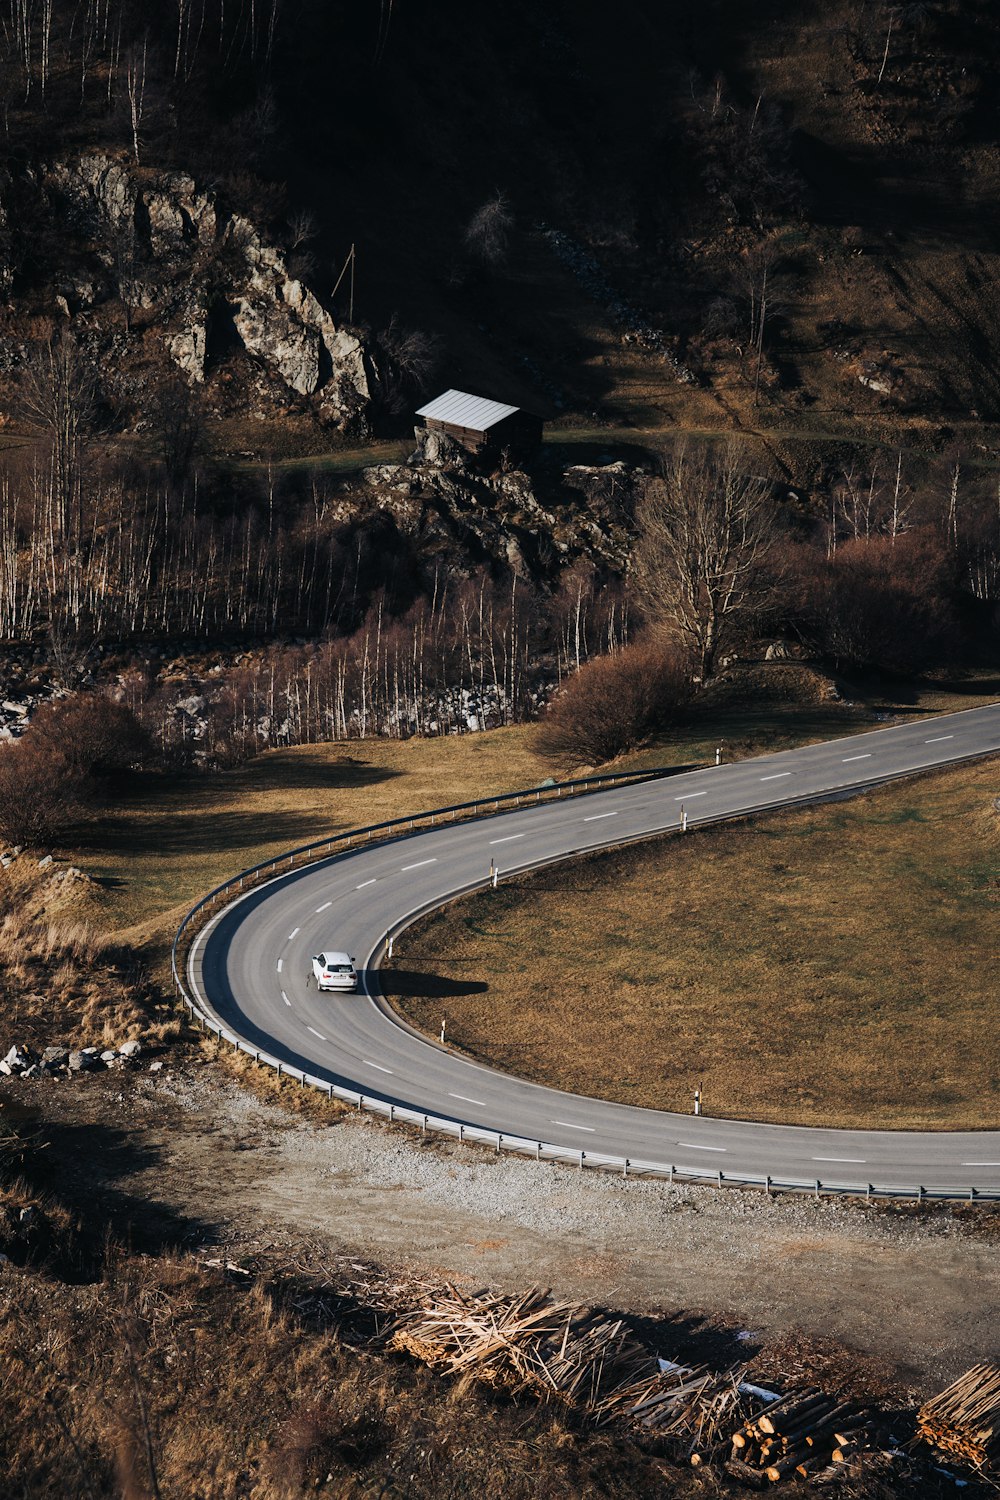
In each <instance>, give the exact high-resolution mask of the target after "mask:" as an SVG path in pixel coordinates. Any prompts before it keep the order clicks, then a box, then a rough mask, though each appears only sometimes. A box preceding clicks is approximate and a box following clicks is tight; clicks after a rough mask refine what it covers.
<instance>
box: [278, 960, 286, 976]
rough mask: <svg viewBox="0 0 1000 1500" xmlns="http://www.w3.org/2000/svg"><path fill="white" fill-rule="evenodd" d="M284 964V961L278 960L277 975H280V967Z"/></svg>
mask: <svg viewBox="0 0 1000 1500" xmlns="http://www.w3.org/2000/svg"><path fill="white" fill-rule="evenodd" d="M284 962H285V960H284V959H283V958H279V959H278V973H279V974H280V973H281V969H282V965H283V964H284Z"/></svg>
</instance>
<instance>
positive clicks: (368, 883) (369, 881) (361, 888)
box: [354, 876, 375, 891]
mask: <svg viewBox="0 0 1000 1500" xmlns="http://www.w3.org/2000/svg"><path fill="white" fill-rule="evenodd" d="M374 884H375V877H374V876H373V877H372V878H371V880H362V882H361V884H360V885H356V886H355V887H354V889H355V890H356V891H363V890H364V888H365V886H366V885H374Z"/></svg>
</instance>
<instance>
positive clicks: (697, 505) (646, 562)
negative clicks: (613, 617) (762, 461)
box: [633, 444, 777, 678]
mask: <svg viewBox="0 0 1000 1500" xmlns="http://www.w3.org/2000/svg"><path fill="white" fill-rule="evenodd" d="M636 521H637V525H638V533H639V534H638V537H637V540H636V544H635V550H634V554H633V567H634V570H635V577H636V583H637V586H638V591H639V595H640V598H641V600H642V604H643V608H644V610H645V613H646V615H647V617H648V618H649V619H650V621H651V622H652V623H657V624H661V625H667V626H669V627H670V628H671V630H672V631H674V632H676V633H677V634H678V635H679V636H680V637H681V639H682V640H684V641H685V642H686V643H687V644H688V645H689V646H690V647H691V649H692V651H693V652H694V653H695V655H696V658H697V661H698V663H699V665H700V668H701V675H702V678H705V677H709V676H711V674H712V671H713V669H714V667H715V662H716V658H717V656H718V653H719V651H720V649H721V648H722V647H723V646H724V645H725V644H726V643H727V641H728V640H729V639H730V638H731V637H732V635H733V634H734V632H735V631H737V630H739V629H741V628H743V627H744V626H745V625H746V624H747V623H748V622H749V621H750V620H751V619H752V618H753V617H754V615H755V614H757V613H758V612H759V611H761V610H762V609H763V608H764V607H765V606H766V604H767V603H768V602H769V600H770V598H771V595H772V591H773V582H772V576H771V572H770V570H769V567H768V564H769V561H770V557H771V553H772V551H773V548H774V544H775V541H776V539H777V517H776V511H775V507H774V504H773V501H772V499H771V486H770V483H769V482H768V480H766V479H762V478H760V477H758V476H757V475H754V474H751V473H749V472H748V471H747V469H746V467H745V460H744V458H743V455H742V454H741V453H740V451H739V449H738V448H737V447H736V445H735V444H730V445H729V446H727V447H726V448H725V449H724V450H723V451H722V452H721V453H716V452H714V451H711V450H710V449H709V448H707V447H705V446H702V447H694V446H693V445H690V446H683V447H681V448H679V449H678V450H677V452H676V453H675V454H674V456H673V458H672V459H671V460H670V461H669V462H668V463H667V464H666V466H665V469H664V473H663V478H662V482H661V483H660V484H658V485H652V486H650V488H649V489H648V491H647V492H646V494H645V496H644V497H643V499H642V500H641V501H640V504H639V506H638V509H637V512H636Z"/></svg>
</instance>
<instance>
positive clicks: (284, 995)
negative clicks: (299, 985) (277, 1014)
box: [281, 990, 292, 1005]
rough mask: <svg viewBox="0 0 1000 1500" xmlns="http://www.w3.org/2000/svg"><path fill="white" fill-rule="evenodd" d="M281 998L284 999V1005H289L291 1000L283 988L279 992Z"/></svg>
mask: <svg viewBox="0 0 1000 1500" xmlns="http://www.w3.org/2000/svg"><path fill="white" fill-rule="evenodd" d="M281 998H282V1000H284V1002H285V1004H286V1005H291V1003H292V1002H291V1001H290V1000H289V998H288V996H287V995H286V994H285V992H284V990H282V992H281Z"/></svg>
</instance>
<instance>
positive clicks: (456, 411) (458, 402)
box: [417, 391, 519, 432]
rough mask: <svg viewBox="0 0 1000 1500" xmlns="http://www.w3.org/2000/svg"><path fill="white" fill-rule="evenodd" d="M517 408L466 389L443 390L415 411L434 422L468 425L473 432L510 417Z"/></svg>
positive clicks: (457, 425)
mask: <svg viewBox="0 0 1000 1500" xmlns="http://www.w3.org/2000/svg"><path fill="white" fill-rule="evenodd" d="M518 409H519V408H518V407H516V406H505V405H504V403H503V402H502V401H487V399H486V397H485V396H470V395H469V393H468V391H445V393H444V395H443V396H435V398H434V400H433V401H429V402H428V403H427V405H426V406H422V407H421V408H420V410H419V411H418V412H417V416H418V417H431V418H433V419H434V421H436V422H450V423H452V425H453V426H455V427H468V428H471V429H472V431H473V432H485V431H486V430H487V429H488V428H490V427H495V426H496V424H497V423H498V422H502V421H503V419H504V417H511V416H513V415H514V413H515V412H516V411H517V410H518Z"/></svg>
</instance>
